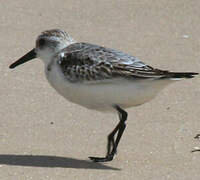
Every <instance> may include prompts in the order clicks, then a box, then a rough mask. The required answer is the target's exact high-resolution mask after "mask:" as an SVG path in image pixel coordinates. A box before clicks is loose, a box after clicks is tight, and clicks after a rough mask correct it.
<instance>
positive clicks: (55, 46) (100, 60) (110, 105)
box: [10, 29, 198, 162]
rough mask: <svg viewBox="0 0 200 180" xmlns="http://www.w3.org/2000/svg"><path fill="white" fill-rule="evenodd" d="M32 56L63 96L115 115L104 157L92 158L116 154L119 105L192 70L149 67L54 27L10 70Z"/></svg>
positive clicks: (143, 98) (142, 98)
mask: <svg viewBox="0 0 200 180" xmlns="http://www.w3.org/2000/svg"><path fill="white" fill-rule="evenodd" d="M34 58H40V59H42V60H43V62H44V65H45V74H46V78H47V80H48V81H49V83H50V84H51V85H52V86H53V87H54V88H55V89H56V91H57V92H58V93H59V94H60V95H62V96H63V97H64V98H66V99H67V100H69V101H71V102H73V103H76V104H79V105H82V106H84V107H87V108H89V109H95V110H99V111H112V110H116V111H117V112H118V113H119V119H120V121H119V123H118V124H117V126H116V127H115V128H114V130H113V131H112V132H111V133H110V134H109V135H108V143H107V154H106V156H105V157H89V158H90V159H91V160H93V161H95V162H105V161H111V160H112V159H113V157H114V155H115V154H116V152H117V146H118V144H119V141H120V138H121V136H122V134H123V132H124V129H125V128H126V124H125V121H126V119H127V115H128V114H127V112H126V111H125V110H124V109H125V108H129V107H132V106H138V105H141V104H143V103H145V102H148V101H150V100H151V99H153V98H154V97H155V96H156V95H157V94H158V92H160V91H161V90H162V89H163V88H164V87H165V86H166V85H168V84H170V83H171V82H175V81H176V80H180V79H183V78H193V77H194V75H197V74H198V73H194V72H170V71H165V70H160V69H155V68H153V67H151V66H148V65H146V64H145V63H143V62H142V61H140V60H139V59H138V58H136V57H134V56H130V55H128V54H126V53H123V52H121V51H118V50H114V49H110V48H106V47H102V46H98V45H94V44H89V43H83V42H75V41H74V40H73V39H72V38H71V37H70V36H69V34H68V33H66V32H65V31H62V30H59V29H53V30H48V31H44V32H42V33H41V34H40V35H39V36H38V37H37V40H36V46H35V48H34V49H32V50H31V51H30V52H28V53H27V54H26V55H24V56H23V57H21V58H20V59H19V60H17V61H16V62H14V63H13V64H11V65H10V68H11V69H12V68H15V67H16V66H18V65H20V64H22V63H25V62H27V61H29V60H31V59H34ZM115 135H116V137H115Z"/></svg>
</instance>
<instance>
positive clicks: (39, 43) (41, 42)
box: [38, 39, 46, 47]
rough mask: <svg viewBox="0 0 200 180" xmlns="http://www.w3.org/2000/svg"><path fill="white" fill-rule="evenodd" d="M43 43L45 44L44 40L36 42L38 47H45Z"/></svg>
mask: <svg viewBox="0 0 200 180" xmlns="http://www.w3.org/2000/svg"><path fill="white" fill-rule="evenodd" d="M45 43H46V41H45V40H44V39H40V40H39V41H38V45H39V47H43V46H44V45H45Z"/></svg>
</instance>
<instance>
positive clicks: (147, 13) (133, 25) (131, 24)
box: [0, 0, 200, 180]
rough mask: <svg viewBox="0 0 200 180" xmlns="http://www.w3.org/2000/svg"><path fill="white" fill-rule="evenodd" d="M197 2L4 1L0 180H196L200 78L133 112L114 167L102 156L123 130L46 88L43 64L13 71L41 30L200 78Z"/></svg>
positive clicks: (113, 118)
mask: <svg viewBox="0 0 200 180" xmlns="http://www.w3.org/2000/svg"><path fill="white" fill-rule="evenodd" d="M199 8H200V1H198V0H184V1H183V0H169V1H166V0H140V1H135V0H123V1H122V0H101V1H100V0H92V1H91V0H82V1H80V0H76V1H74V0H57V1H53V0H49V1H48V0H43V1H34V0H29V1H26V0H19V1H13V0H6V1H5V0H4V1H3V0H2V2H1V3H0V12H1V16H0V26H1V28H0V34H1V40H0V42H1V43H0V48H1V57H0V72H1V76H0V84H1V85H0V115H1V118H0V179H1V180H13V179H14V180H29V179H31V180H46V179H47V180H64V179H70V180H79V179H80V180H113V179H114V180H122V179H123V180H167V179H170V180H188V179H191V180H199V179H200V152H194V153H191V151H192V150H194V149H195V148H200V140H198V139H194V138H193V137H194V136H195V135H196V134H197V133H200V122H199V117H200V111H199V106H200V101H199V100H200V83H199V77H197V78H194V79H190V80H183V81H180V82H178V83H175V84H172V85H170V86H169V87H167V88H165V89H164V90H163V91H162V92H161V93H160V94H159V95H158V96H157V97H156V98H155V99H154V100H153V101H151V102H149V103H147V104H144V105H142V106H139V107H136V108H131V109H129V110H128V113H129V117H128V121H127V129H126V131H125V133H124V135H123V137H122V140H121V142H120V145H119V149H118V154H117V156H116V158H115V159H114V160H113V161H112V162H107V163H93V162H91V161H90V160H89V159H88V156H96V155H99V156H102V155H104V154H105V152H106V140H107V139H106V137H107V135H108V133H109V132H110V131H111V130H112V129H113V128H114V126H115V125H116V124H117V122H118V116H117V113H116V114H103V113H100V112H95V111H90V110H88V109H85V108H83V107H80V106H78V105H75V104H71V103H70V102H68V101H66V100H65V99H64V98H62V97H61V96H59V95H58V94H57V93H56V92H55V90H54V89H53V88H51V87H50V85H49V84H48V82H47V81H46V79H45V76H44V72H43V70H44V67H43V63H42V62H41V61H40V60H38V59H36V60H35V61H32V62H29V63H26V64H24V65H21V66H19V67H18V68H16V69H14V70H10V69H9V68H8V66H9V65H10V64H11V63H12V62H13V61H15V60H17V59H18V58H19V57H21V56H22V55H24V54H25V53H26V52H28V51H29V50H30V49H31V48H33V47H34V43H35V38H36V37H37V35H38V34H39V33H40V32H41V31H44V30H47V29H52V28H60V29H64V30H66V31H68V32H69V33H70V34H71V36H72V37H73V38H74V39H76V40H77V41H83V42H90V43H94V44H99V45H103V46H106V47H112V48H115V49H119V50H122V51H124V52H127V53H130V54H132V55H134V56H137V57H138V58H140V59H141V60H143V61H144V62H146V63H148V64H149V65H152V66H154V67H157V68H162V69H170V70H173V71H194V72H200V71H199V69H200V61H199V57H200V51H199V47H200V46H199V43H200V40H199V29H200V23H199V17H200V11H199Z"/></svg>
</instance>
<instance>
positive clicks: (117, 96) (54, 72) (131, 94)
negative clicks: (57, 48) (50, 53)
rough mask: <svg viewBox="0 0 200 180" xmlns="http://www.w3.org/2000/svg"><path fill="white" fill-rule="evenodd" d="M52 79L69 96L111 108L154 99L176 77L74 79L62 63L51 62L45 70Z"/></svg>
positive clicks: (91, 105) (84, 103) (86, 104)
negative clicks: (87, 81)
mask: <svg viewBox="0 0 200 180" xmlns="http://www.w3.org/2000/svg"><path fill="white" fill-rule="evenodd" d="M45 73H46V77H47V79H48V81H49V83H50V84H51V85H52V87H54V88H55V89H56V91H57V92H58V93H59V94H60V95H62V96H63V97H65V98H66V99H67V100H69V101H71V102H73V103H76V104H80V105H82V106H84V107H87V108H89V109H96V110H100V111H109V110H111V109H112V108H111V107H112V105H114V104H118V105H119V106H121V107H122V108H128V107H131V106H137V105H140V104H143V103H145V102H147V101H150V100H151V99H153V98H154V97H155V96H156V95H157V94H158V92H159V91H160V90H162V89H163V88H164V87H165V86H166V85H167V84H169V83H170V82H172V81H169V80H156V81H155V80H154V81H153V80H143V81H141V80H140V81H139V80H138V81H128V80H125V79H115V80H113V81H110V82H107V83H94V84H84V83H71V82H69V81H68V80H67V79H66V78H65V77H64V75H63V74H62V72H61V69H60V67H59V65H58V64H57V63H55V62H53V63H51V65H50V69H49V71H48V69H47V68H46V70H45Z"/></svg>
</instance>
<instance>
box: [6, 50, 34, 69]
mask: <svg viewBox="0 0 200 180" xmlns="http://www.w3.org/2000/svg"><path fill="white" fill-rule="evenodd" d="M34 58H36V52H35V49H32V50H31V51H29V52H28V53H27V54H25V55H24V56H23V57H21V58H20V59H18V60H17V61H15V62H14V63H12V64H11V65H10V66H9V68H10V69H13V68H15V67H16V66H18V65H20V64H23V63H25V62H27V61H30V60H31V59H34Z"/></svg>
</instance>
